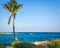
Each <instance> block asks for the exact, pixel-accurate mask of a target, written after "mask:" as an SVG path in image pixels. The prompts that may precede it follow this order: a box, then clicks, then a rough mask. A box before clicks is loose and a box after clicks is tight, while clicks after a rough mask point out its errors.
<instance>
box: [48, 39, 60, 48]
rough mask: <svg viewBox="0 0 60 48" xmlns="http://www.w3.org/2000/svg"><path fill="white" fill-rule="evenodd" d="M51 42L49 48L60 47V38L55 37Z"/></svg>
mask: <svg viewBox="0 0 60 48" xmlns="http://www.w3.org/2000/svg"><path fill="white" fill-rule="evenodd" d="M49 42H50V44H48V45H47V46H48V47H49V48H60V39H53V40H50V41H49Z"/></svg>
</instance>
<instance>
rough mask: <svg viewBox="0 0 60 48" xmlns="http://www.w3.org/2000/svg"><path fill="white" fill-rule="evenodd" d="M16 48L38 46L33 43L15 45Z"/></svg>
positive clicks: (33, 47)
mask: <svg viewBox="0 0 60 48" xmlns="http://www.w3.org/2000/svg"><path fill="white" fill-rule="evenodd" d="M14 48H36V45H34V44H32V43H26V42H23V43H17V44H15V45H14Z"/></svg>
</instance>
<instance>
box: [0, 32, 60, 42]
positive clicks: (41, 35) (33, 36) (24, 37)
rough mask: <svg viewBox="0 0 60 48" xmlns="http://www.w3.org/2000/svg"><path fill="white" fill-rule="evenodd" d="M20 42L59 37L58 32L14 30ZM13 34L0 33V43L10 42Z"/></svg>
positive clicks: (59, 33)
mask: <svg viewBox="0 0 60 48" xmlns="http://www.w3.org/2000/svg"><path fill="white" fill-rule="evenodd" d="M16 37H17V38H18V39H19V40H20V41H22V42H35V41H46V40H51V39H57V38H60V32H16ZM12 41H14V39H13V34H0V43H6V42H12Z"/></svg>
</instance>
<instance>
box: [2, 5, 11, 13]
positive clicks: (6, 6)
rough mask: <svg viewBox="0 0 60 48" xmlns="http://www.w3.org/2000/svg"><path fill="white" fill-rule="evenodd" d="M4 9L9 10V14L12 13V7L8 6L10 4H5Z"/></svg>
mask: <svg viewBox="0 0 60 48" xmlns="http://www.w3.org/2000/svg"><path fill="white" fill-rule="evenodd" d="M3 7H4V8H5V9H7V10H8V11H9V12H11V11H10V7H9V6H8V4H4V5H3Z"/></svg>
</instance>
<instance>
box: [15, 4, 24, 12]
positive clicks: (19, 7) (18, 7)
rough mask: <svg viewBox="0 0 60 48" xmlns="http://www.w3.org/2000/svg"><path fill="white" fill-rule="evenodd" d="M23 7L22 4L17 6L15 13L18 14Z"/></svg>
mask: <svg viewBox="0 0 60 48" xmlns="http://www.w3.org/2000/svg"><path fill="white" fill-rule="evenodd" d="M22 6H23V5H22V4H20V5H17V6H16V8H15V12H17V11H18V10H19V9H21V8H22Z"/></svg>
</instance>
